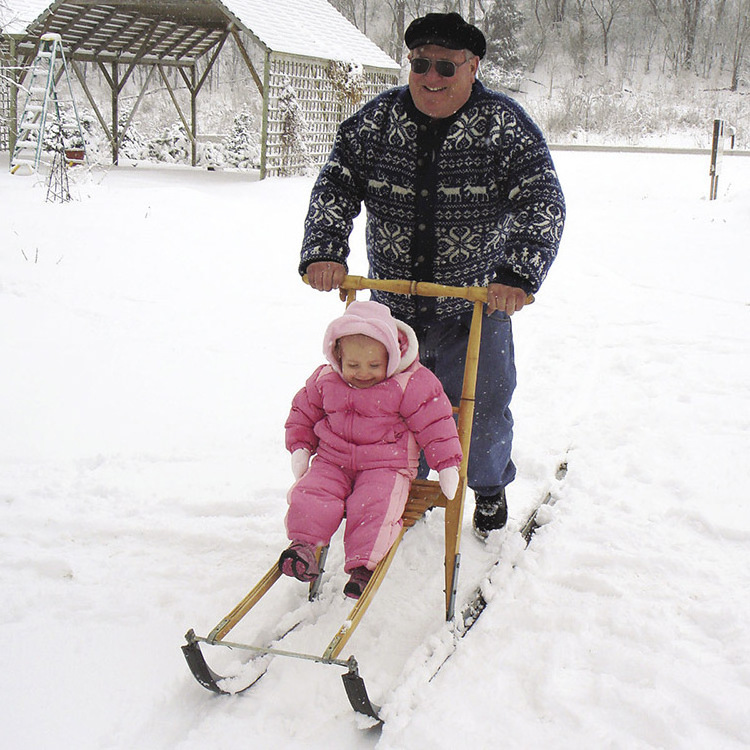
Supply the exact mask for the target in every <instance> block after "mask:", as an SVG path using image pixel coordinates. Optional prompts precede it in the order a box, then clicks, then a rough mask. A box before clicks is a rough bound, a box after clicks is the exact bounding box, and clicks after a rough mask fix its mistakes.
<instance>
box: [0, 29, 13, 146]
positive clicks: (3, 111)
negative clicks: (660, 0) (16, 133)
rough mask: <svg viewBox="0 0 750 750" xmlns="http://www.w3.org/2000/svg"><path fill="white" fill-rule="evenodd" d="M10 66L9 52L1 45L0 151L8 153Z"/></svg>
mask: <svg viewBox="0 0 750 750" xmlns="http://www.w3.org/2000/svg"><path fill="white" fill-rule="evenodd" d="M10 64H11V63H10V55H9V53H8V50H7V48H6V46H5V45H3V44H2V43H0V151H8V149H9V148H10V144H9V141H8V138H9V127H10V82H9V78H10V75H11V69H10Z"/></svg>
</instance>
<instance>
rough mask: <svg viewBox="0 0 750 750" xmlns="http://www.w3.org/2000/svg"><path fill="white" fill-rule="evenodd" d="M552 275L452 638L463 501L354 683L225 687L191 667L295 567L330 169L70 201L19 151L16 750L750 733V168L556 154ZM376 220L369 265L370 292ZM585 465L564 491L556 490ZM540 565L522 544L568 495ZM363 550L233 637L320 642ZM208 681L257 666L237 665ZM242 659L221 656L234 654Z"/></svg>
mask: <svg viewBox="0 0 750 750" xmlns="http://www.w3.org/2000/svg"><path fill="white" fill-rule="evenodd" d="M555 160H556V163H557V166H558V169H559V172H560V177H561V180H562V182H563V186H564V188H565V191H566V195H567V199H568V204H569V221H568V225H567V228H566V231H565V237H564V241H563V246H562V248H561V251H560V256H559V258H558V260H557V262H556V263H555V265H554V267H553V270H552V272H551V274H550V276H549V278H548V280H547V282H546V283H545V285H544V287H543V289H542V291H541V292H540V293H539V295H538V297H537V301H536V303H535V304H534V305H533V306H532V307H530V308H527V309H525V310H524V311H522V312H521V313H519V314H518V315H517V316H515V317H514V326H515V331H516V347H517V359H518V367H519V388H518V391H517V393H516V397H515V401H514V413H515V416H516V420H517V430H516V440H515V443H514V451H515V459H516V462H517V464H518V468H519V478H518V480H517V481H516V483H514V485H512V486H511V488H510V490H509V498H510V505H511V521H510V524H509V528H508V530H507V531H505V532H498V533H496V534H494V535H493V537H491V538H490V540H489V541H488V543H487V544H486V545H484V544H482V543H481V542H479V541H478V540H477V539H475V538H474V537H473V536H472V534H471V533H470V532H469V529H468V519H469V517H470V513H471V510H472V506H473V504H472V502H471V500H468V501H467V513H466V519H465V528H464V535H463V541H462V552H463V559H462V568H461V575H462V577H461V585H460V588H459V599H460V598H461V597H465V596H466V595H467V593H468V591H469V590H470V588H471V586H472V585H473V584H474V583H475V582H476V581H477V580H478V579H479V577H480V574H481V571H482V570H483V569H484V568H485V567H487V566H488V565H489V563H490V561H491V559H492V557H493V555H496V554H500V555H501V563H500V565H499V566H498V568H497V569H496V571H495V573H494V575H493V577H492V581H491V582H489V583H488V584H487V585H485V594H486V597H487V598H488V599H489V600H490V602H489V605H488V607H487V609H486V611H485V613H484V614H483V616H482V617H481V619H480V620H479V621H478V622H477V624H476V625H475V627H474V628H473V629H472V631H471V632H470V633H469V634H468V636H467V637H466V638H465V639H463V640H462V641H461V642H460V643H459V645H458V648H457V649H456V651H455V653H454V654H453V656H452V657H451V658H450V659H449V660H448V661H447V662H446V663H445V664H444V665H443V666H442V668H441V669H440V670H439V672H438V673H437V676H436V677H435V678H434V679H433V680H432V681H429V676H430V674H431V673H432V671H434V670H435V669H437V667H438V666H439V665H440V663H441V662H442V661H443V659H444V658H445V656H446V655H448V654H450V653H451V651H452V649H453V640H452V638H451V635H450V632H449V630H448V628H447V627H446V625H445V624H444V623H443V621H442V606H443V602H442V599H443V594H442V575H443V572H442V548H441V544H442V512H440V511H436V512H434V513H432V514H431V515H429V517H428V518H427V519H426V521H424V522H420V524H418V525H417V526H416V527H415V528H414V529H413V530H411V531H409V533H408V534H407V536H406V538H405V541H404V543H403V545H402V547H401V549H400V550H399V552H398V554H397V556H396V560H395V562H394V564H393V567H392V569H391V571H390V573H389V576H388V578H387V579H386V581H385V583H384V584H383V586H382V588H381V590H380V592H379V593H378V596H377V598H376V599H375V602H374V603H373V605H372V607H371V608H370V610H369V612H368V613H367V615H366V617H365V618H364V620H363V621H362V623H361V624H360V626H359V628H358V629H357V631H356V632H355V633H354V635H353V637H352V639H351V641H350V642H349V644H348V646H347V649H346V650H345V652H344V654H343V656H344V658H346V657H348V655H349V654H350V653H353V654H355V656H356V657H357V660H358V661H359V664H360V669H361V674H362V676H363V677H364V679H365V682H366V684H367V687H368V690H369V692H370V696H371V698H372V700H373V701H374V702H375V703H379V704H381V705H383V715H384V716H385V718H386V724H385V726H384V728H383V729H382V730H367V729H365V728H364V726H365V724H366V723H367V722H366V721H364V720H363V719H361V718H359V717H356V716H355V715H354V713H353V712H352V711H351V709H350V707H349V705H348V702H347V701H346V698H345V695H344V691H343V688H342V685H341V680H340V674H341V672H342V671H343V670H341V668H339V667H333V666H326V665H320V664H315V663H310V662H306V661H296V660H289V659H276V660H275V661H272V662H271V665H270V668H269V670H268V672H267V674H266V675H265V676H264V677H263V679H262V680H261V681H260V682H259V683H258V684H257V685H256V686H254V687H253V688H252V689H251V690H249V691H248V692H246V693H244V694H242V695H237V696H230V697H225V696H214V695H212V694H211V693H209V692H207V691H206V690H204V689H203V688H201V687H200V686H199V685H198V684H197V683H196V682H195V681H194V680H193V678H192V677H191V675H190V674H189V672H188V670H187V667H186V665H185V663H184V660H183V657H182V654H181V653H180V649H179V646H180V645H181V644H182V643H183V642H184V639H183V636H184V633H185V632H186V631H187V630H188V629H189V628H195V630H196V632H198V633H199V634H206V633H207V632H208V631H210V630H211V628H213V626H214V625H215V624H216V623H217V622H218V621H219V620H220V619H221V617H222V616H223V615H225V614H226V613H227V612H229V611H230V610H231V609H232V607H233V606H234V605H235V604H236V603H237V602H238V601H239V600H240V599H241V598H242V597H243V596H244V595H245V593H247V591H249V589H250V588H251V587H252V586H253V585H254V584H255V583H256V581H257V580H258V579H259V578H260V577H261V575H263V574H264V573H265V572H266V570H268V568H269V567H270V566H271V565H272V564H273V562H274V560H275V559H276V557H277V556H278V554H279V552H280V551H281V549H282V548H283V546H284V545H285V536H284V531H283V515H284V511H285V493H286V490H287V488H288V486H289V484H290V482H291V471H290V467H289V457H288V455H287V454H286V452H285V450H284V447H283V429H282V428H283V422H284V419H285V417H286V414H287V411H288V408H289V402H290V400H291V397H292V395H293V393H294V392H295V391H296V389H297V388H299V387H300V386H301V384H302V383H303V381H304V378H305V377H306V376H307V375H308V374H309V373H310V372H311V371H312V370H313V369H314V367H315V366H316V365H317V364H318V363H319V362H320V361H321V356H322V355H321V353H320V340H321V336H322V333H323V330H324V327H325V325H326V323H327V322H328V320H329V319H330V318H331V317H333V316H334V315H337V314H339V313H340V312H341V309H342V307H341V303H340V302H339V301H338V299H337V298H336V297H335V296H334V295H323V294H318V293H315V292H313V291H311V290H310V289H308V288H307V287H304V286H303V285H302V284H301V282H300V281H299V279H298V278H297V276H296V271H295V269H296V265H297V257H298V248H299V245H300V239H301V232H302V220H303V217H304V213H305V210H306V204H307V199H308V196H309V192H310V188H311V184H312V183H311V180H310V179H307V178H292V179H277V180H268V181H263V182H258V181H257V180H256V179H255V178H254V177H253V176H248V175H247V174H241V173H237V172H206V171H200V170H191V169H188V168H178V167H170V168H165V167H149V166H139V167H137V168H132V167H123V168H111V169H108V170H105V169H95V170H92V171H90V172H87V171H77V172H76V171H72V172H71V179H72V191H73V193H74V194H75V196H76V200H75V201H74V202H72V203H69V204H65V205H57V204H50V203H45V200H44V199H45V195H46V188H45V185H44V181H43V180H41V179H38V178H34V177H19V176H11V175H10V174H9V173H8V171H7V155H6V156H4V157H3V161H0V201H1V204H2V206H3V208H4V210H3V222H2V225H1V226H0V320H2V321H3V323H2V335H1V336H0V342H1V345H2V369H1V370H0V424H2V426H3V429H2V433H0V461H2V465H1V466H0V514H1V515H0V556H1V558H0V559H2V563H3V564H2V567H0V600H1V601H2V602H3V608H2V614H1V615H0V623H1V624H0V628H1V630H0V636H1V638H0V642H1V643H2V647H1V649H2V650H1V651H0V660H1V661H2V664H3V670H4V679H3V685H2V688H0V702H1V703H2V706H3V717H4V718H3V740H2V744H3V746H4V747H9V748H11V747H13V748H18V747H29V748H31V747H33V748H35V749H37V750H43V749H46V748H50V749H51V748H55V749H58V748H67V747H71V748H72V747H75V748H81V749H82V750H86V749H88V748H96V749H97V750H98V749H99V748H107V749H123V750H124V749H126V748H127V750H132V748H144V749H146V750H157V749H162V748H164V749H167V748H169V750H178V749H179V750H189V749H190V750H192V749H193V748H196V749H197V748H200V749H201V750H206V749H207V748H208V749H210V748H220V747H233V746H236V747H241V746H246V745H247V744H248V743H250V745H252V746H253V747H258V748H266V747H268V748H323V747H326V748H342V749H343V748H346V749H347V750H351V749H352V748H355V749H356V748H374V747H377V748H379V750H385V749H393V750H396V749H397V750H408V749H409V748H424V747H435V748H448V747H477V748H491V747H499V746H502V747H504V748H515V749H518V750H528V748H536V747H552V748H555V749H556V750H568V749H570V750H581V749H582V748H584V749H588V748H591V749H592V750H599V749H600V748H618V749H619V748H623V749H627V750H633V749H636V748H669V749H670V750H673V749H682V748H685V749H691V750H692V748H712V750H715V749H717V748H718V749H722V750H730V749H733V748H738V749H739V748H745V747H747V746H748V743H750V709H749V708H748V707H750V661H749V657H748V654H750V628H748V623H749V622H750V600H749V599H748V596H747V592H748V589H749V587H750V572H749V571H750V509H748V504H747V488H748V482H749V480H750V469H749V468H748V465H749V464H748V461H747V455H748V453H749V452H750V440H749V439H748V435H750V385H749V381H748V372H749V371H750V349H749V345H750V325H748V316H749V315H750V306H749V305H750V299H749V298H748V278H749V277H750V257H749V256H748V252H747V237H748V236H750V160H748V159H746V158H741V157H733V158H726V159H725V160H724V167H723V169H724V173H723V174H722V177H721V181H720V189H719V200H717V201H709V200H708V199H707V195H708V189H709V175H708V166H709V165H708V157H706V156H699V155H686V156H681V155H675V154H668V155H655V154H632V153H631V154H612V153H582V152H558V153H556V154H555ZM362 243H363V227H362V222H361V221H358V224H357V227H356V230H355V238H354V245H355V251H354V254H353V260H352V272H353V273H365V272H366V265H365V262H364V260H363V257H364V256H363V250H362ZM563 459H567V461H568V463H569V471H568V473H567V476H566V477H565V478H564V479H563V480H561V481H557V480H555V479H554V473H555V467H556V466H557V464H558V462H559V461H561V460H563ZM548 487H550V488H552V490H553V493H554V496H555V498H556V500H557V502H556V504H555V505H554V506H553V507H552V508H550V509H549V511H548V512H547V513H546V514H545V518H544V520H545V521H546V522H547V523H546V524H545V525H544V526H543V527H542V528H541V529H540V530H539V531H538V532H537V534H536V536H535V538H534V540H533V542H532V544H531V546H530V547H529V548H528V549H524V548H523V544H522V543H521V539H520V535H519V534H518V533H516V530H517V528H518V525H519V523H520V520H521V518H522V517H523V515H524V513H525V512H526V510H527V509H528V508H529V507H531V505H532V503H533V501H534V500H535V499H536V498H539V497H541V496H542V495H543V494H544V492H545V491H546V489H547V488H548ZM340 547H341V544H340V538H339V537H337V538H336V539H335V540H334V544H333V546H332V550H331V554H330V557H329V563H328V572H327V577H326V581H325V582H324V584H323V587H322V591H321V596H320V599H319V600H318V601H317V602H315V603H312V604H309V603H307V602H306V599H305V592H304V587H303V586H301V585H299V584H297V583H296V582H294V581H291V580H287V579H284V580H282V581H281V582H280V583H279V584H278V585H277V586H276V587H275V588H274V590H273V591H272V592H271V593H270V594H269V595H268V597H266V599H265V600H263V602H261V604H260V605H258V607H257V608H256V609H255V610H253V612H252V613H251V614H250V615H248V617H247V618H246V620H247V622H246V623H245V622H243V623H242V624H241V625H239V626H238V627H237V628H236V629H235V630H234V631H232V634H231V639H232V640H236V641H245V642H262V641H264V640H265V639H266V638H268V637H269V636H270V635H271V634H272V633H278V632H283V630H285V629H286V628H288V627H290V626H291V625H293V624H294V622H295V618H294V613H295V612H299V613H303V614H305V616H306V618H307V619H306V620H305V623H306V624H305V625H303V626H300V627H299V628H297V629H296V630H295V631H293V632H292V633H291V634H290V635H289V636H288V637H287V638H286V639H284V641H283V642H282V645H283V647H284V648H287V649H298V650H306V651H307V652H311V653H322V651H323V650H324V648H325V645H326V644H327V643H328V641H329V640H330V638H331V637H332V636H333V634H334V633H335V632H336V630H337V629H338V628H339V626H340V625H341V624H342V623H343V622H345V621H346V620H347V617H348V613H349V611H350V605H351V603H350V602H349V601H348V600H345V599H344V597H343V595H342V593H341V589H342V587H343V584H344V582H345V580H346V579H345V576H344V575H343V573H342V571H341V560H342V555H341V549H340ZM216 650H217V649H209V651H210V652H211V653H210V654H209V655H208V658H209V660H210V661H211V663H212V664H213V665H214V666H217V667H219V668H222V669H229V668H230V666H231V665H228V664H227V662H228V661H229V662H235V663H236V664H239V662H240V661H242V660H243V654H242V653H240V652H227V653H222V654H215V653H213V652H214V651H216ZM222 660H223V661H222Z"/></svg>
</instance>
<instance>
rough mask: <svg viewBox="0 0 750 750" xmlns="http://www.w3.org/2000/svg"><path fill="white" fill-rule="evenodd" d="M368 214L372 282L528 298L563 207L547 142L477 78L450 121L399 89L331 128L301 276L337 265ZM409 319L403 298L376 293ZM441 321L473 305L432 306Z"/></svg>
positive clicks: (557, 232) (553, 242)
mask: <svg viewBox="0 0 750 750" xmlns="http://www.w3.org/2000/svg"><path fill="white" fill-rule="evenodd" d="M362 203H364V204H365V207H366V209H367V233H366V236H367V254H368V260H369V263H370V275H371V276H372V277H374V278H395V279H414V280H417V281H435V282H437V283H440V284H448V285H451V286H486V285H487V284H488V283H491V282H498V283H502V284H508V285H511V286H516V287H520V288H522V289H524V290H525V291H527V292H536V291H537V290H538V289H539V286H540V285H541V283H542V281H543V280H544V277H545V276H546V274H547V271H548V270H549V267H550V265H551V263H552V261H553V260H554V258H555V254H556V253H557V248H558V246H559V243H560V237H561V235H562V229H563V223H564V220H565V201H564V198H563V195H562V190H561V188H560V184H559V182H558V179H557V174H556V172H555V168H554V165H553V163H552V159H551V157H550V154H549V150H548V148H547V145H546V143H545V141H544V138H543V136H542V134H541V132H540V131H539V129H538V128H537V126H536V125H535V124H534V123H533V122H532V121H531V119H530V118H529V117H528V115H527V114H526V113H525V112H524V110H523V109H522V108H521V107H520V105H518V104H517V103H516V102H515V101H514V100H513V99H510V98H509V97H507V96H505V95H503V94H500V93H497V92H494V91H490V90H489V89H486V88H485V87H484V86H482V84H481V83H479V82H475V83H474V86H473V90H472V94H471V97H470V98H469V100H468V102H467V103H466V104H465V105H464V106H463V107H462V108H461V109H460V110H459V111H458V112H456V113H455V114H454V115H452V116H451V117H449V118H446V119H441V120H433V119H431V118H429V117H427V116H426V115H424V114H422V113H421V112H419V111H418V110H417V109H416V107H415V106H414V104H413V102H412V99H411V94H410V93H409V89H408V87H400V88H396V89H391V90H389V91H386V92H384V93H383V94H380V95H379V96H377V97H376V98H374V99H373V100H372V101H370V102H368V103H367V104H365V105H364V106H363V107H362V108H361V109H360V110H359V111H358V112H357V113H355V114H354V115H353V116H352V117H350V118H349V119H348V120H346V121H345V122H343V123H342V124H341V126H340V127H339V130H338V133H337V135H336V140H335V143H334V146H333V150H332V151H331V155H330V156H329V158H328V161H327V162H326V164H325V165H324V166H323V168H322V169H321V171H320V174H319V176H318V179H317V181H316V183H315V186H314V188H313V191H312V195H311V198H310V207H309V210H308V214H307V218H306V221H305V237H304V242H303V248H302V257H301V263H300V273H304V271H305V269H306V268H307V266H308V265H309V264H310V263H313V262H315V261H320V260H329V261H337V262H339V263H343V264H345V265H346V258H347V256H348V254H349V234H350V233H351V229H352V222H353V219H354V217H355V216H357V214H358V213H359V211H360V209H361V205H362ZM373 296H374V297H376V298H377V299H379V300H380V301H381V302H384V303H385V304H387V305H388V306H389V307H390V308H391V309H392V310H393V311H394V314H395V315H396V316H397V317H399V318H401V319H402V320H405V321H406V322H409V323H413V322H415V321H416V318H417V312H416V305H415V301H414V299H413V298H411V297H404V296H401V295H390V294H383V293H375V294H374V295H373ZM433 305H434V314H435V315H437V317H439V318H448V317H453V316H455V315H458V314H460V313H462V312H464V311H465V310H466V309H468V308H469V307H470V305H471V303H469V302H466V301H464V300H457V299H448V298H439V299H437V300H436V301H435V302H434V303H433Z"/></svg>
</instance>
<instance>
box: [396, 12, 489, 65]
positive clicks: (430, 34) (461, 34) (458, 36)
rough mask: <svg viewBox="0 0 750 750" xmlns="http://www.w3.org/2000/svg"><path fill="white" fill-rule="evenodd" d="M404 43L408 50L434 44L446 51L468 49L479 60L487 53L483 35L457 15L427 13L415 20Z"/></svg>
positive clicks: (406, 34) (405, 35)
mask: <svg viewBox="0 0 750 750" xmlns="http://www.w3.org/2000/svg"><path fill="white" fill-rule="evenodd" d="M404 41H405V42H406V46H407V47H408V48H409V49H414V48H415V47H422V46H423V45H425V44H436V45H437V46H438V47H445V48H446V49H468V50H470V51H471V52H472V53H473V54H475V55H476V56H477V57H479V58H482V57H484V53H485V52H486V51H487V42H486V41H485V38H484V34H483V33H482V32H481V31H480V30H479V29H478V28H477V27H476V26H472V25H471V24H470V23H466V21H464V19H463V18H461V16H460V15H459V14H458V13H428V14H427V15H426V16H422V17H421V18H415V19H414V20H413V21H412V22H411V23H410V24H409V28H408V29H407V30H406V33H405V34H404Z"/></svg>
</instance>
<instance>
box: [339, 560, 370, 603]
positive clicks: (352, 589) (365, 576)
mask: <svg viewBox="0 0 750 750" xmlns="http://www.w3.org/2000/svg"><path fill="white" fill-rule="evenodd" d="M349 575H350V578H349V582H348V583H347V584H346V586H344V593H345V594H346V595H347V596H348V597H349V598H350V599H359V597H360V596H362V592H363V591H364V590H365V586H367V584H368V582H369V580H370V578H372V571H371V570H368V569H367V568H365V567H364V566H363V567H359V568H354V570H352V571H351V573H350V574H349Z"/></svg>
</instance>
